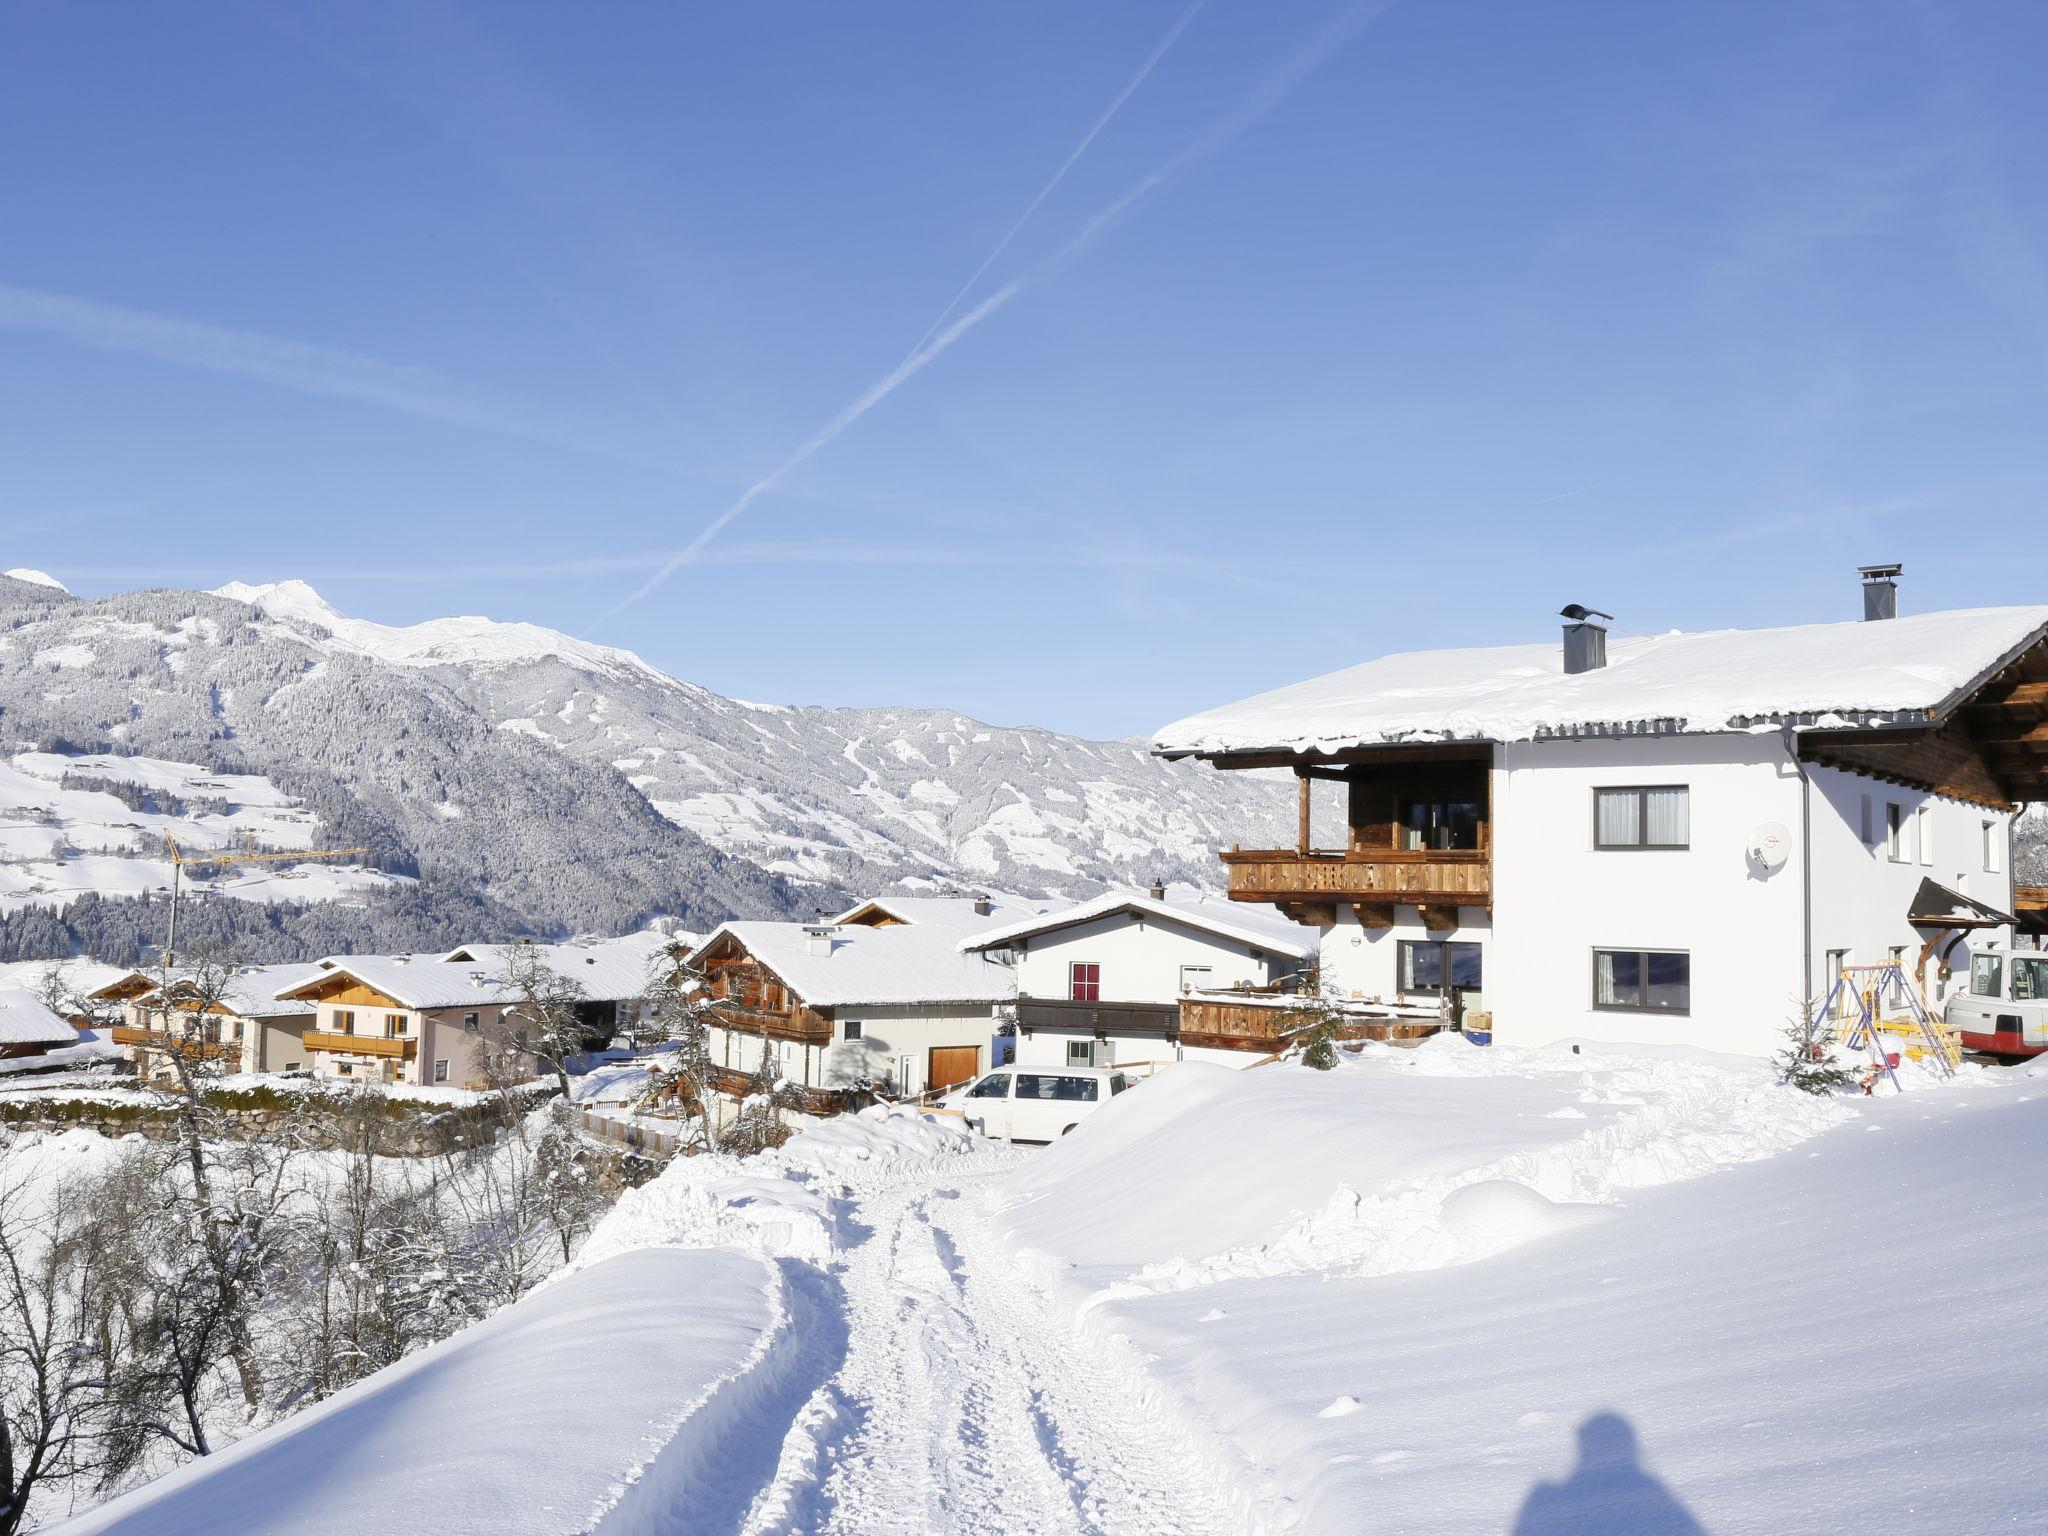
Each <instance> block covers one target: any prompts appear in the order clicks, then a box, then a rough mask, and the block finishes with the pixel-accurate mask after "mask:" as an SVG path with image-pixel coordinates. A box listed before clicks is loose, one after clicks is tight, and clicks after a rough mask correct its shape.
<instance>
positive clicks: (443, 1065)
mask: <svg viewBox="0 0 2048 1536" xmlns="http://www.w3.org/2000/svg"><path fill="white" fill-rule="evenodd" d="M434 1081H435V1082H437V1083H445V1082H447V1081H448V1058H447V1057H445V1056H442V1057H437V1058H436V1059H435V1061H434Z"/></svg>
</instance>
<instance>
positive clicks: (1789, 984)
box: [1153, 567, 2048, 1052]
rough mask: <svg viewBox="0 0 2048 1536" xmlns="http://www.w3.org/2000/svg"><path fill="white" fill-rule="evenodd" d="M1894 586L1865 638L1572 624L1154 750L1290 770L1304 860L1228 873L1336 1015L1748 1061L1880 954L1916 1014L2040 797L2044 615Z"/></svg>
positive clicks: (2047, 777)
mask: <svg viewBox="0 0 2048 1536" xmlns="http://www.w3.org/2000/svg"><path fill="white" fill-rule="evenodd" d="M1897 574H1898V572H1897V568H1896V567H1872V568H1870V569H1869V570H1867V571H1866V573H1865V580H1866V614H1867V616H1866V618H1865V620H1864V621H1863V622H1860V623H1840V624H1809V625H1800V626H1796V627H1791V628H1783V629H1764V630H1748V631H1744V630H1720V631H1713V632H1708V633H1701V634H1681V633H1677V632H1673V633H1670V634H1665V635H1656V636H1643V637H1629V638H1625V639H1624V638H1619V637H1617V638H1616V639H1615V640H1614V641H1613V642H1612V644H1611V645H1610V644H1609V643H1608V638H1607V633H1606V630H1605V628H1604V627H1603V626H1602V625H1601V624H1600V623H1598V622H1597V621H1598V620H1599V619H1601V618H1603V617H1605V616H1604V615H1600V614H1593V613H1588V612H1587V611H1586V610H1583V609H1567V610H1566V615H1567V617H1568V619H1570V621H1571V622H1569V623H1568V624H1567V626H1566V630H1565V635H1564V643H1563V645H1562V646H1559V645H1557V644H1555V643H1553V644H1549V645H1519V646H1501V647H1489V648H1482V649H1472V650H1442V651H1424V652H1417V653H1411V654H1407V655H1397V656H1388V657H1383V658H1381V659H1380V660H1377V661H1371V662H1367V663H1365V664H1364V665H1362V666H1357V667H1352V668H1350V669H1348V670H1346V671H1342V672H1335V673H1332V674H1330V675H1328V676H1326V677H1320V678H1316V679H1314V680H1312V681H1309V682H1305V683H1299V684H1296V685H1294V686H1292V687H1288V688H1282V689H1279V690H1278V691H1276V692H1273V693H1267V694H1262V695H1260V696H1258V697H1256V698H1252V699H1247V700H1244V701H1243V702H1241V703H1237V704H1232V705H1227V706H1225V707H1223V708H1221V709H1215V710H1210V711H1207V712H1205V713H1203V714H1198V715H1195V716H1192V717H1191V718H1189V719H1186V720H1182V721H1179V722H1177V723H1176V724H1173V725H1170V726H1167V727H1166V728H1165V729H1164V730H1162V731H1160V732H1159V733H1158V736H1157V738H1156V740H1155V742H1154V744H1153V745H1154V750H1155V751H1157V752H1159V753H1161V754H1163V755H1165V756H1168V757H1172V758H1185V757H1199V758H1203V759H1206V760H1207V761H1209V762H1211V763H1213V764H1215V765H1216V766H1217V767H1219V768H1227V769H1236V768H1268V769H1270V768H1275V767H1287V768H1292V769H1293V770H1294V772H1295V773H1296V774H1297V776H1298V777H1299V778H1300V781H1301V817H1300V828H1299V835H1298V837H1297V841H1296V846H1295V847H1293V848H1283V849H1265V850H1241V849H1233V850H1231V851H1230V852H1228V853H1226V854H1224V855H1223V858H1224V863H1225V865H1226V868H1227V873H1228V879H1229V888H1230V895H1231V897H1232V898H1233V899H1234V900H1238V901H1244V902H1251V903H1273V904H1277V905H1279V906H1280V907H1281V908H1282V910H1284V911H1286V912H1288V913H1289V914H1290V915H1292V916H1294V917H1295V918H1297V919H1299V920H1300V921H1302V922H1305V923H1308V924H1310V925H1312V926H1314V927H1316V928H1318V929H1320V930H1321V954H1322V959H1323V969H1324V974H1325V976H1326V977H1327V978H1328V979H1329V980H1331V981H1332V982H1334V983H1336V984H1337V985H1338V986H1339V987H1341V988H1342V989H1344V990H1346V991H1348V992H1350V993H1351V994H1353V995H1355V996H1358V997H1362V998H1374V999H1385V1000H1389V1001H1394V1000H1410V1001H1416V1000H1423V1001H1426V1000H1429V999H1433V998H1436V997H1439V996H1440V995H1441V992H1442V989H1444V988H1445V987H1447V986H1448V987H1454V988H1458V989H1460V990H1462V992H1463V995H1464V1001H1465V1004H1466V1006H1467V1007H1468V1008H1477V1007H1484V1008H1485V1009H1486V1010H1487V1011H1489V1012H1491V1013H1492V1014H1493V1015H1494V1028H1495V1031H1496V1034H1495V1038H1496V1039H1498V1040H1501V1041H1503V1042H1542V1041H1554V1040H1558V1039H1561V1038H1567V1037H1578V1036H1588V1037H1593V1038H1604V1039H1632V1040H1635V1039H1652V1040H1674V1041H1688V1042H1694V1043H1698V1044H1703V1045H1710V1046H1714V1047H1717V1048H1721V1049H1727V1050H1738V1051H1747V1052H1764V1051H1767V1050H1770V1049H1773V1048H1774V1047H1775V1046H1776V1045H1777V1044H1778V1043H1779V1041H1778V1034H1779V1032H1780V1030H1781V1029H1782V1028H1783V1026H1784V1023H1785V1021H1786V1019H1787V1017H1788V1016H1790V1015H1791V1014H1793V1013H1794V1012H1795V1011H1796V1009H1797V1008H1798V1007H1799V1005H1800V1000H1801V999H1802V998H1814V999H1818V998H1820V997H1821V996H1823V995H1824V994H1825V993H1826V992H1827V991H1828V989H1829V986H1830V985H1831V983H1832V980H1833V978H1834V977H1835V975H1836V974H1837V973H1838V971H1839V969H1840V967H1841V966H1842V965H1843V964H1879V963H1883V962H1885V961H1886V960H1888V959H1891V958H1897V959H1898V960H1900V961H1901V962H1902V963H1903V965H1904V967H1905V969H1906V972H1907V973H1908V975H1918V976H1920V977H1922V978H1923V980H1924V983H1925V985H1926V989H1927V992H1928V995H1929V1001H1930V1003H1931V1004H1933V1005H1935V1006H1937V1007H1938V1006H1939V1004H1940V1002H1941V1000H1942V996H1943V993H1944V989H1945V987H1946V985H1947V973H1948V969H1949V968H1950V966H1951V965H1954V964H1957V963H1958V960H1959V955H1960V953H1961V951H1960V948H1959V944H1960V941H1961V940H1963V939H1965V938H1966V937H1967V936H1968V935H1970V934H1971V933H1973V932H1984V931H1986V930H1988V931H1989V932H1990V933H1991V934H1993V935H1994V936H1995V935H1997V934H1998V932H1999V930H2000V928H2001V927H2002V925H2003V924H2004V923H2005V922H2006V921H2009V918H2008V916H2007V915H2008V914H2010V913H2011V912H2012V910H2013V895H2014V893H2013V885H2012V872H2011V870H2012V859H2011V830H2012V822H2013V819H2014V817H2015V816H2016V814H2017V813H2018V810H2019V807H2020V805H2021V804H2022V803H2023V802H2025V801H2029V800H2038V799H2041V798H2042V797H2043V796H2044V795H2048V730H2044V728H2043V726H2042V721H2043V720H2044V718H2048V638H2044V637H2048V607H2028V608H1992V609H1973V610H1964V611H1958V612H1947V613H1929V614H1922V615H1919V616H1916V617H1910V618H1897V617H1893V616H1892V614H1893V612H1894V610H1895V591H1896V587H1895V578H1896V576H1897ZM1319 784H1326V785H1328V786H1329V788H1328V789H1327V790H1326V791H1325V793H1326V794H1331V795H1334V797H1336V800H1337V804H1336V805H1332V806H1330V807H1329V808H1330V809H1332V810H1338V809H1341V818H1340V817H1339V816H1335V815H1333V816H1331V817H1330V818H1329V823H1330V824H1328V825H1325V824H1322V823H1319V822H1318V821H1317V820H1316V818H1315V813H1314V809H1313V807H1314V803H1315V802H1314V799H1313V798H1312V791H1313V789H1314V788H1315V786H1317V785H1319ZM1930 882H1931V883H1930ZM1916 919H1919V921H1916Z"/></svg>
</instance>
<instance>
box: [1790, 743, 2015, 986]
mask: <svg viewBox="0 0 2048 1536" xmlns="http://www.w3.org/2000/svg"><path fill="white" fill-rule="evenodd" d="M1808 772H1809V773H1810V774H1811V776H1812V778H1813V790H1814V793H1813V865H1814V875H1815V880H1814V920H1813V948H1814V955H1813V980H1812V982H1811V984H1810V989H1809V990H1811V992H1812V993H1813V994H1814V996H1815V997H1820V996H1821V995H1823V994H1824V993H1825V992H1826V990H1827V988H1828V987H1829V986H1830V985H1831V984H1832V983H1833V980H1834V978H1833V977H1832V975H1830V974H1829V972H1828V969H1827V957H1828V951H1830V950H1838V949H1845V950H1848V951H1849V963H1850V964H1852V965H1882V964H1883V963H1884V962H1885V961H1886V960H1888V959H1890V958H1891V951H1892V950H1893V949H1894V948H1896V949H1898V950H1900V951H1901V952H1902V953H1901V956H1900V959H1901V963H1902V964H1903V965H1904V966H1905V970H1906V974H1907V976H1908V977H1912V976H1913V975H1914V973H1915V970H1916V969H1917V967H1918V965H1919V961H1920V948H1921V946H1922V945H1923V944H1924V943H1925V942H1926V941H1927V939H1928V938H1931V937H1933V935H1932V934H1922V933H1920V932H1917V931H1916V930H1915V929H1914V928H1913V927H1912V925H1911V924H1909V923H1907V921H1906V913H1907V911H1908V910H1909V904H1910V903H1911V902H1912V900H1913V894H1914V892H1915V891H1917V890H1918V889H1919V888H1920V882H1921V881H1922V880H1923V879H1932V880H1935V881H1937V882H1939V883H1940V884H1942V885H1945V886H1947V887H1948V888H1949V889H1950V890H1954V891H1960V892H1961V893H1962V894H1963V895H1965V896H1971V897H1974V898H1976V899H1977V900H1978V901H1982V902H1986V903H1988V904H1989V905H1991V906H1994V907H1997V908H1998V909H1999V910H2001V911H2005V912H2010V911H2011V910H2012V823H2011V820H2010V818H2008V817H2007V816H2005V815H2003V814H2001V813H2000V812H1998V811H1995V810H1991V809H1990V808H1988V807H1986V806H1981V805H1971V804H1968V803H1967V802H1965V801H1961V800H1944V799H1941V798H1939V797H1937V796H1934V795H1928V794H1923V793H1922V792H1920V791H1919V790H1915V789H1906V788H1903V787H1902V786H1900V785H1897V784H1886V783H1882V782H1880V781H1878V780H1876V779H1867V778H1861V777H1859V776H1857V775H1855V774H1850V773H1844V772H1842V771H1841V770H1840V769H1836V768H1821V767H1813V768H1809V769H1808ZM1866 798H1867V799H1868V802H1869V806H1870V828H1871V838H1870V841H1869V842H1868V843H1865V842H1864V840H1863V808H1864V803H1865V800H1866ZM1887 805H1897V806H1898V807H1899V808H1900V811H1901V814H1902V816H1903V819H1904V833H1903V836H1902V838H1901V846H1900V857H1899V858H1898V859H1897V860H1894V859H1893V858H1892V857H1891V852H1890V847H1889V840H1888V838H1887V836H1886V826H1887V823H1886V817H1885V808H1886V806H1887ZM1923 811H1924V812H1925V816H1924V818H1923V816H1922V814H1921V813H1922V812H1923ZM1987 823H1989V824H1990V827H1991V836H1992V846H1993V854H1994V858H1993V860H1992V862H1993V863H1995V864H1996V865H1997V868H1996V869H1995V870H1988V869H1986V868H1985V858H1984V829H1985V826H1986V824H1987ZM2010 937H2011V930H2010V929H1995V930H1986V931H1984V932H1982V933H1979V934H1977V935H1975V936H1974V939H1973V940H1972V941H1971V942H1974V944H1975V945H1976V947H1978V948H1980V949H1981V948H1988V947H1989V946H1991V945H1993V944H1999V943H2006V942H2009V941H2010ZM1968 949H1969V943H1965V944H1963V945H1960V946H1958V947H1957V949H1956V950H1955V951H1954V953H1952V954H1951V955H1950V956H1949V961H1950V963H1951V964H1952V965H1953V966H1954V967H1955V969H1956V970H1957V971H1958V972H1961V973H1965V974H1967V972H1968V970H1969V965H1968V963H1967V960H1966V959H1965V956H1966V954H1967V952H1968ZM1938 958H1939V957H1936V958H1935V959H1930V960H1929V962H1928V965H1927V973H1926V987H1927V1001H1928V1004H1929V1006H1930V1007H1932V1008H1935V1009H1939V1008H1940V1006H1941V1004H1942V1003H1943V1002H1944V1001H1945V1000H1946V998H1947V995H1948V991H1949V990H1950V989H1949V988H1948V987H1947V986H1945V985H1944V982H1943V978H1942V975H1941V969H1940V965H1939V963H1938Z"/></svg>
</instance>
